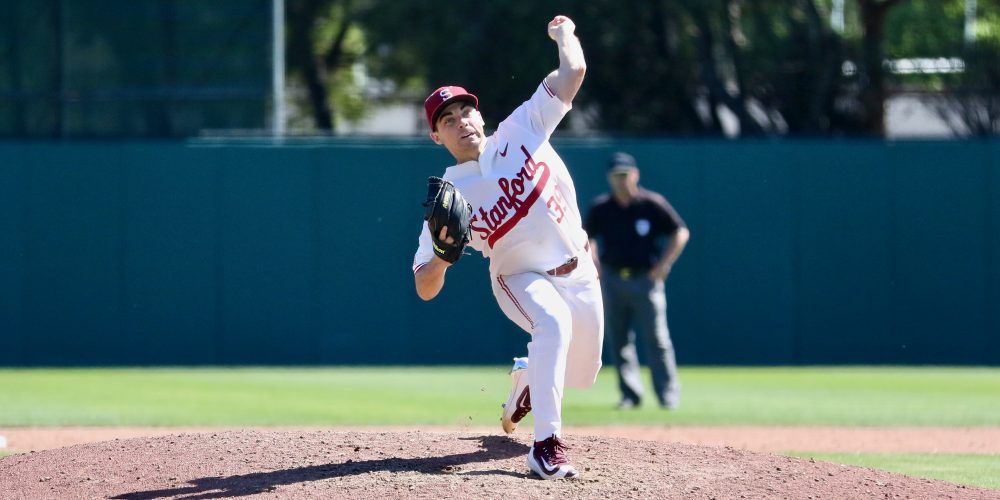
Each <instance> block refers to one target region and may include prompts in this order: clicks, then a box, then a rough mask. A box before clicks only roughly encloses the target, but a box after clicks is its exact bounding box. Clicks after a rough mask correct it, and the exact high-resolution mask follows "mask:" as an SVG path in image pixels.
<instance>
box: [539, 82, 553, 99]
mask: <svg viewBox="0 0 1000 500" xmlns="http://www.w3.org/2000/svg"><path fill="white" fill-rule="evenodd" d="M542 88H544V89H545V93H547V94H549V97H555V96H556V93H555V92H553V91H552V89H550V88H549V84H547V83H545V80H542Z"/></svg>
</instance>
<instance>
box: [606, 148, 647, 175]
mask: <svg viewBox="0 0 1000 500" xmlns="http://www.w3.org/2000/svg"><path fill="white" fill-rule="evenodd" d="M638 169H639V167H638V166H636V164H635V158H634V157H632V155H630V154H628V153H623V152H621V151H619V152H617V153H615V154H614V155H613V156H611V161H610V162H608V173H611V174H624V173H628V172H631V171H633V170H638Z"/></svg>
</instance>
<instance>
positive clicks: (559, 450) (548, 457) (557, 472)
mask: <svg viewBox="0 0 1000 500" xmlns="http://www.w3.org/2000/svg"><path fill="white" fill-rule="evenodd" d="M528 468H530V469H531V471H532V472H534V473H535V474H538V475H539V477H541V478H542V479H562V478H570V477H576V476H577V475H578V473H577V472H576V467H573V465H572V464H570V463H569V459H568V458H566V445H564V444H563V442H562V441H560V440H559V437H558V436H549V438H548V439H546V440H544V441H535V444H534V445H532V446H531V451H530V452H528Z"/></svg>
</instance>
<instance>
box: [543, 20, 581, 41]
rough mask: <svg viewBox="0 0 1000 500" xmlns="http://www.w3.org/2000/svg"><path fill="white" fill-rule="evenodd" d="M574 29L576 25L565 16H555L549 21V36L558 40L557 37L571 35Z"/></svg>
mask: <svg viewBox="0 0 1000 500" xmlns="http://www.w3.org/2000/svg"><path fill="white" fill-rule="evenodd" d="M575 29H576V25H575V24H573V20H572V19H570V18H568V17H566V16H556V17H553V18H552V20H551V21H549V38H551V39H553V40H555V41H559V38H560V37H562V36H565V35H572V34H573V31H574V30H575Z"/></svg>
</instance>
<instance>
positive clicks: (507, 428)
mask: <svg viewBox="0 0 1000 500" xmlns="http://www.w3.org/2000/svg"><path fill="white" fill-rule="evenodd" d="M510 378H511V381H512V382H513V384H512V387H511V389H510V396H508V397H507V402H506V403H504V404H503V405H502V406H503V415H502V416H501V417H500V425H501V426H503V431H504V432H506V433H507V434H510V433H512V432H514V429H517V423H518V422H520V421H521V419H523V418H524V417H525V415H527V414H528V412H530V411H531V393H530V392H529V391H528V358H514V367H513V368H511V369H510Z"/></svg>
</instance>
